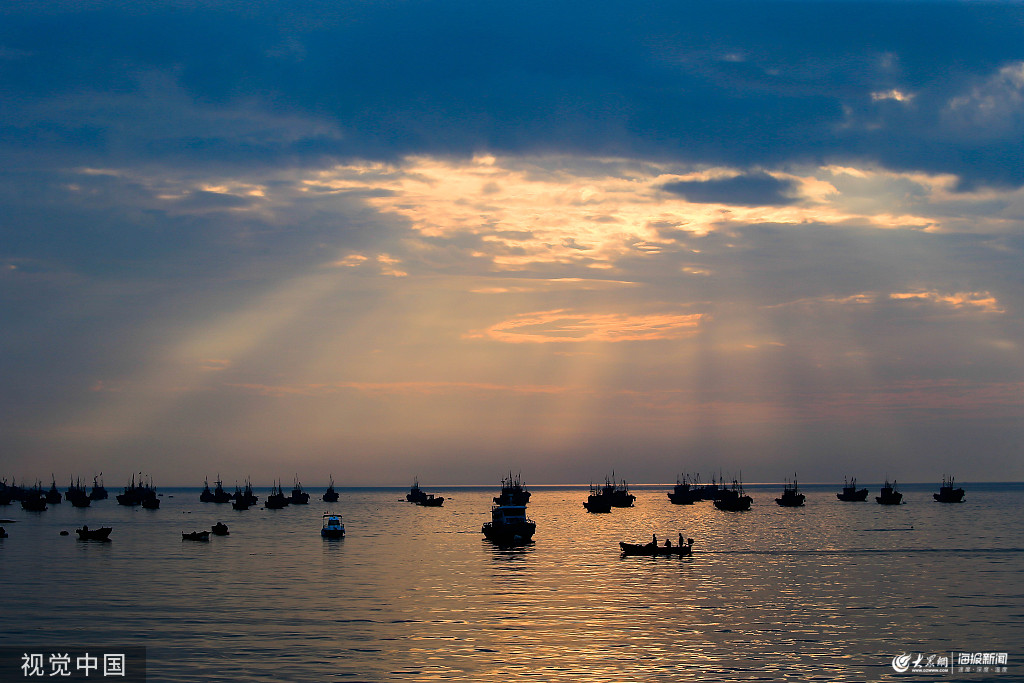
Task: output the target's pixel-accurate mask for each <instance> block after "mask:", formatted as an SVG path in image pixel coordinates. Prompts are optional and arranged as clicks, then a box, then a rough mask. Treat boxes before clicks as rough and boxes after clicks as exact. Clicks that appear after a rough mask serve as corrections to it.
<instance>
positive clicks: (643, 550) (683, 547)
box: [619, 534, 693, 557]
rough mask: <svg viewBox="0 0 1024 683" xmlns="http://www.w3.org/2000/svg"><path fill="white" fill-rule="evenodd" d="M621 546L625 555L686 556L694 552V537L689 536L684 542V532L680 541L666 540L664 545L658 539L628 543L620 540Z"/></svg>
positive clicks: (680, 536)
mask: <svg viewBox="0 0 1024 683" xmlns="http://www.w3.org/2000/svg"><path fill="white" fill-rule="evenodd" d="M619 548H620V549H621V551H622V556H623V557H633V556H642V557H656V556H660V555H665V556H676V557H684V556H686V555H692V554H693V539H692V538H688V539H686V542H685V543H684V542H683V536H682V534H680V535H679V543H678V544H677V545H672V541H669V540H666V541H665V543H664V545H658V543H657V539H654V540H652V541H651V542H650V543H627V542H625V541H619Z"/></svg>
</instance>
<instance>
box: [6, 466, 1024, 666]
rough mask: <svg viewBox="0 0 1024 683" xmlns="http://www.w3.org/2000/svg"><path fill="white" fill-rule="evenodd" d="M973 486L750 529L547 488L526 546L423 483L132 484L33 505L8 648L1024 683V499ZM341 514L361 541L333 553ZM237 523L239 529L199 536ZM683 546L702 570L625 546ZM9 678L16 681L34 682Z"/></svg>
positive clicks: (161, 661)
mask: <svg viewBox="0 0 1024 683" xmlns="http://www.w3.org/2000/svg"><path fill="white" fill-rule="evenodd" d="M527 485H529V482H527ZM962 486H963V487H964V488H965V489H966V490H967V494H966V497H965V502H963V503H960V504H940V503H936V502H934V501H933V500H932V492H934V491H936V490H937V485H936V484H920V485H913V484H912V485H902V486H901V490H902V491H903V493H904V501H905V502H904V504H903V505H900V506H882V505H878V504H876V503H875V502H873V501H874V496H875V495H876V494H877V493H878V488H879V485H878V484H872V485H868V486H867V487H868V488H870V489H871V494H870V497H869V502H863V503H845V502H840V501H838V500H837V499H836V496H835V494H836V492H837V491H838V489H839V488H840V487H839V486H836V485H801V489H802V491H803V492H804V493H805V494H806V496H807V501H806V505H805V506H804V507H801V508H782V507H779V506H777V505H776V504H775V502H774V499H775V497H776V496H778V495H779V494H780V493H781V488H782V487H781V485H777V484H772V485H751V486H748V487H747V492H748V493H749V494H750V495H751V496H752V497H753V499H754V503H753V506H752V508H751V510H750V511H748V512H722V511H719V510H717V509H715V508H714V507H713V506H712V504H711V503H710V502H701V503H696V504H693V505H673V504H672V503H670V501H669V500H668V497H667V495H666V494H667V492H668V491H670V490H671V486H670V485H662V486H638V487H631V491H632V492H633V493H634V494H635V495H636V497H637V498H636V502H635V505H634V507H632V508H623V509H613V511H612V512H611V513H610V514H590V513H588V512H586V511H585V509H584V508H583V505H582V503H583V501H584V500H586V496H587V492H588V491H587V488H586V487H575V486H529V488H530V490H531V491H532V494H533V495H532V499H531V501H530V503H529V507H528V515H529V516H530V518H531V519H533V520H534V521H535V522H536V524H537V532H536V535H535V537H534V541H533V543H531V544H529V545H526V546H522V547H516V548H505V547H498V546H495V545H492V544H491V543H490V542H488V541H487V540H485V539H484V537H483V535H482V534H481V531H480V529H481V525H482V524H483V523H484V522H486V521H488V520H489V519H490V513H489V510H490V506H491V497H492V496H494V495H496V494H497V493H498V490H497V489H498V486H497V485H495V486H483V487H431V486H430V485H429V483H428V482H424V485H423V488H424V490H425V491H427V492H429V493H434V494H438V495H443V496H444V497H445V499H446V500H445V503H444V506H443V507H439V508H428V507H419V506H415V505H411V504H409V503H407V502H406V501H405V493H406V490H405V489H399V488H339V489H338V491H339V493H340V494H341V499H340V501H339V502H337V503H333V504H326V503H323V502H322V501H320V500H319V497H320V496H321V494H322V493H323V488H322V487H320V488H315V487H309V488H307V489H306V490H307V491H308V492H310V493H311V494H312V498H311V502H310V504H309V505H293V506H290V507H288V508H285V509H283V510H266V509H263V507H262V501H263V500H265V498H266V496H267V493H268V489H262V490H261V489H257V490H256V493H257V495H259V496H260V501H261V504H260V505H258V506H256V507H253V508H251V509H249V510H247V511H235V510H232V508H231V506H230V505H216V504H213V503H201V502H200V501H199V492H200V489H199V488H162V489H160V493H161V498H160V500H161V506H160V509H159V510H145V509H142V508H130V507H123V506H120V505H118V504H117V503H116V502H115V500H114V498H113V493H114V491H113V489H111V498H110V499H108V500H105V501H99V502H95V503H93V506H92V507H90V508H87V509H77V508H73V507H72V506H71V505H70V504H68V503H66V502H65V503H62V504H60V505H52V506H50V509H49V510H47V511H45V512H37V513H30V512H26V511H23V510H21V509H20V506H18V505H17V504H16V503H15V504H12V505H10V506H8V507H0V518H3V519H4V520H5V521H3V522H0V525H2V526H4V527H5V528H6V530H7V532H8V534H9V537H8V538H5V539H3V540H0V577H2V582H0V585H2V587H3V593H2V594H3V598H2V603H0V639H2V642H0V645H2V646H3V648H4V649H5V650H6V651H8V653H9V654H10V653H24V654H25V655H28V654H39V655H43V656H45V657H46V659H45V660H43V661H44V664H48V663H49V657H50V656H52V653H54V652H62V651H74V652H80V651H82V650H91V651H92V652H93V654H96V655H98V654H101V653H102V654H106V653H119V652H122V651H130V652H135V651H137V650H140V649H142V648H144V654H145V662H144V670H145V675H146V678H145V680H148V681H190V682H191V681H267V682H271V681H273V682H279V681H474V682H485V683H486V682H491V681H493V682H495V683H498V682H501V683H506V682H508V681H514V680H522V681H573V682H581V681H595V682H598V681H600V682H601V683H607V681H617V682H618V681H666V682H667V681H673V682H675V681H689V680H713V681H786V680H799V681H885V680H894V681H906V680H926V681H942V682H944V681H972V682H974V683H980V682H982V681H999V682H1002V683H1008V682H1010V681H1020V680H1024V666H1022V659H1024V505H1022V503H1024V484H980V483H965V484H962ZM327 510H331V511H334V512H338V513H340V514H342V516H343V518H344V523H345V526H346V529H347V535H346V537H345V538H344V539H342V540H325V539H323V538H321V536H320V533H319V531H320V527H321V522H322V515H323V513H324V512H325V511H327ZM217 522H223V523H225V524H227V525H228V528H229V530H230V535H228V536H224V537H215V536H211V537H210V540H209V541H208V542H199V541H187V540H182V537H181V534H182V533H183V532H190V531H197V530H209V529H210V527H211V525H213V524H215V523H217ZM82 524H88V525H89V526H90V527H91V528H95V527H100V526H110V527H112V529H113V531H112V533H111V535H110V541H109V542H106V543H103V542H96V541H81V540H78V539H77V537H76V535H75V529H76V528H77V527H79V526H81V525H82ZM64 530H66V531H70V535H68V536H62V535H60V532H61V531H64ZM679 534H682V535H683V536H684V537H691V538H693V539H694V545H693V554H692V556H690V557H683V558H679V557H622V556H621V555H620V552H619V547H618V543H619V541H621V540H625V541H632V542H638V543H641V542H646V541H649V540H650V539H651V537H652V535H656V536H657V537H658V539H659V541H661V540H663V539H665V538H669V539H671V540H672V541H673V543H675V542H676V539H677V538H678V536H679ZM1000 655H1001V657H1000ZM10 659H11V657H8V658H7V659H6V660H4V661H5V662H8V664H6V665H5V668H4V669H3V670H0V680H2V681H7V680H11V681H15V680H17V681H24V680H30V678H29V677H28V676H26V672H27V671H29V670H28V669H25V668H21V667H20V665H21V664H23V663H24V661H25V660H22V659H18V658H17V657H15V658H14V659H17V660H18V661H17V663H16V664H10V663H9V660H10ZM37 662H38V660H37ZM128 664H129V665H134V663H133V662H132V661H131V660H130V659H129V662H128ZM943 664H945V669H943V668H942V665H943ZM45 673H46V674H47V676H48V678H49V679H50V680H54V678H53V677H52V676H49V674H50V673H52V672H50V671H49V670H46V671H45ZM86 673H89V671H88V670H87V671H86ZM100 673H103V672H100V671H98V670H96V671H93V672H92V674H93V675H92V677H91V678H90V679H89V680H97V678H102V679H103V680H107V678H106V676H102V677H101V676H99V674H100ZM113 680H116V679H113Z"/></svg>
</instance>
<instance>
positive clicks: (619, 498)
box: [602, 472, 636, 508]
mask: <svg viewBox="0 0 1024 683" xmlns="http://www.w3.org/2000/svg"><path fill="white" fill-rule="evenodd" d="M608 484H609V482H608V480H607V479H606V480H605V487H604V489H602V490H605V489H607V487H608ZM611 485H612V489H611V492H610V494H609V495H611V501H612V507H613V508H631V507H633V501H635V500H636V496H634V495H633V494H632V493H630V492H629V486H627V485H626V480H625V479H623V480H622V481H620V482H618V483H616V482H615V473H614V472H612V480H611Z"/></svg>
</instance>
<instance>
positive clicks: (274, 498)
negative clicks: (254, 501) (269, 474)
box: [264, 481, 291, 510]
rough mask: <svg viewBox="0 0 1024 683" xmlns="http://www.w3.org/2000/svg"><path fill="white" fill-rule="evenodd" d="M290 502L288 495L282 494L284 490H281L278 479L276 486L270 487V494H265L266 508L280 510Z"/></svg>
mask: <svg viewBox="0 0 1024 683" xmlns="http://www.w3.org/2000/svg"><path fill="white" fill-rule="evenodd" d="M290 502H291V501H290V499H289V498H288V496H286V495H284V491H283V490H281V482H280V481H278V482H277V486H274V487H271V489H270V495H269V496H267V501H266V503H264V505H265V506H266V508H267V509H268V510H280V509H281V508H284V507H287V506H288V503H290Z"/></svg>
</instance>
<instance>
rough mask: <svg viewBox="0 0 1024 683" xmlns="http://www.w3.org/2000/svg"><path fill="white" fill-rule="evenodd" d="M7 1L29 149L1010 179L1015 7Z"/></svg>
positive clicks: (142, 158) (5, 51)
mask: <svg viewBox="0 0 1024 683" xmlns="http://www.w3.org/2000/svg"><path fill="white" fill-rule="evenodd" d="M21 5H23V6H12V5H11V4H8V5H7V6H5V8H4V10H3V18H4V21H3V22H2V23H0V49H2V52H0V55H3V56H5V70H4V76H3V87H4V93H5V103H6V109H5V119H4V120H5V123H4V125H3V126H2V130H0V133H2V135H3V140H4V141H5V143H4V144H5V152H7V153H12V154H17V155H18V156H19V157H20V158H22V159H25V158H31V159H32V160H33V161H34V162H35V163H39V162H40V160H41V158H43V157H49V158H50V159H51V160H56V159H58V158H59V159H65V160H66V159H69V158H77V159H79V160H81V161H86V160H102V159H109V158H112V157H113V158H118V159H121V160H124V161H128V160H131V161H132V162H134V163H143V162H158V163H164V164H171V165H182V164H191V163H196V162H199V161H202V162H205V163H207V164H210V165H216V166H218V167H222V168H223V167H228V166H233V167H239V166H253V165H260V166H268V167H270V166H278V167H279V166H280V165H282V164H287V165H291V164H296V163H300V164H304V165H321V166H322V165H325V164H327V163H330V161H332V160H333V161H337V160H350V159H354V158H364V159H376V160H395V159H400V158H402V157H406V156H410V155H455V156H461V157H469V156H472V155H473V154H474V153H477V152H480V151H489V152H495V153H504V154H513V155H518V154H531V155H538V154H572V155H576V154H583V155H588V156H618V157H632V158H647V159H655V160H659V161H666V162H681V163H707V164H714V165H720V166H729V167H735V168H774V167H780V166H784V165H786V164H791V163H801V164H803V163H807V162H814V163H817V162H819V161H821V160H826V159H828V160H837V161H843V162H849V161H857V162H860V163H863V162H865V161H869V162H875V163H878V164H882V165H886V166H888V167H890V168H892V169H894V170H925V171H928V172H930V173H952V174H955V175H957V176H959V177H962V178H964V179H965V181H967V184H965V186H970V185H972V184H973V185H976V184H993V183H1002V184H1017V185H1019V184H1020V183H1021V182H1024V170H1022V167H1024V164H1020V163H1016V162H1018V161H1019V160H1020V155H1021V149H1020V144H1019V140H1020V138H1021V135H1020V133H1021V121H1020V118H1019V117H1017V116H1016V115H1015V114H1014V113H1013V111H1014V106H1013V105H1014V102H1016V101H1017V100H1016V98H1018V97H1019V96H1020V89H1019V78H1018V75H1017V74H1018V73H1019V65H1020V63H1021V57H1022V56H1021V54H1020V50H1019V31H1020V28H1021V20H1020V16H1019V13H1018V12H1017V10H1016V8H1015V7H1014V6H1013V5H1012V4H1010V5H1002V4H998V3H971V4H969V5H968V4H960V3H941V4H937V5H936V4H925V5H921V4H913V3H877V4H870V5H865V6H861V7H859V10H858V12H857V16H856V17H853V16H851V14H850V12H849V8H848V6H846V5H844V4H842V3H839V4H836V3H821V4H817V5H811V6H808V5H805V4H793V3H787V2H769V3H740V4H738V5H737V4H734V3H728V4H725V5H714V4H711V5H702V6H690V5H675V4H671V3H657V4H656V6H655V7H654V8H652V10H651V11H650V12H643V13H637V12H635V11H633V10H632V9H631V8H626V7H623V6H620V5H617V4H615V3H597V4H594V3H587V4H585V5H583V4H580V5H576V4H575V3H569V4H565V3H559V4H557V5H550V4H547V3H539V2H528V3H527V4H526V5H506V4H500V3H499V4H493V3H492V4H480V3H474V2H470V1H469V0H454V1H452V2H447V3H445V4H444V5H441V6H439V5H437V4H436V3H431V2H425V1H423V0H413V1H411V2H403V3H400V4H398V5H390V4H386V3H385V4H380V3H366V4H356V5H353V4H345V5H344V6H339V7H334V6H330V5H325V4H324V3H303V4H298V5H294V6H291V7H281V6H277V5H272V4H269V3H259V2H255V3H250V4H247V5H246V7H245V8H244V10H242V9H240V8H235V7H234V6H233V5H232V4H225V3H217V4H212V5H209V6H208V5H206V4H202V3H196V4H184V5H183V4H182V3H175V4H174V6H147V7H145V8H131V9H127V8H125V7H124V6H123V3H115V2H93V3H87V4H82V3H72V4H67V3H65V4H63V5H61V4H48V5H47V4H44V3H32V5H31V6H29V5H24V4H21ZM738 8H742V9H738ZM911 26H912V27H915V30H914V31H909V30H907V27H911ZM769 27H770V28H769ZM935 35H943V36H946V38H947V39H946V40H943V41H936V40H929V39H926V38H925V36H935ZM886 105H893V107H888V106H886ZM943 111H945V112H946V114H945V116H946V117H947V118H946V120H945V121H943V120H941V119H942V116H937V114H936V113H937V112H943ZM978 124H986V125H984V126H983V127H981V128H979V127H978ZM972 126H973V127H974V130H973V132H972V130H971V127H972ZM982 142H984V143H985V144H981V143H982ZM965 151H969V152H970V154H971V156H970V158H969V159H968V160H966V161H965V159H964V157H963V152H965Z"/></svg>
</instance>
